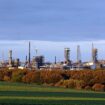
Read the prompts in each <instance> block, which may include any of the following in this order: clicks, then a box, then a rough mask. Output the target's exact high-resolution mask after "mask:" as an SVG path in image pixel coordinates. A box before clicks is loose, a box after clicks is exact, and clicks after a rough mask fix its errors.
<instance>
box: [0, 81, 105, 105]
mask: <svg viewBox="0 0 105 105" xmlns="http://www.w3.org/2000/svg"><path fill="white" fill-rule="evenodd" d="M0 105H105V93H102V92H93V91H81V90H72V89H65V88H56V87H45V86H37V85H29V84H22V83H6V82H0Z"/></svg>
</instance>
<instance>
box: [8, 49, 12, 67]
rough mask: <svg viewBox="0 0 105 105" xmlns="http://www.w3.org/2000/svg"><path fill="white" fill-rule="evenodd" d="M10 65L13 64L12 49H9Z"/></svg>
mask: <svg viewBox="0 0 105 105" xmlns="http://www.w3.org/2000/svg"><path fill="white" fill-rule="evenodd" d="M9 66H12V50H9Z"/></svg>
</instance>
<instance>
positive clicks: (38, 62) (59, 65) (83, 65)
mask: <svg viewBox="0 0 105 105" xmlns="http://www.w3.org/2000/svg"><path fill="white" fill-rule="evenodd" d="M70 52H71V50H70V48H64V61H61V62H57V57H56V56H55V58H54V59H55V61H54V62H53V63H51V62H45V57H44V56H43V55H37V54H36V55H35V56H33V57H31V42H29V44H28V53H27V55H26V57H25V61H24V62H22V61H20V59H19V58H16V59H13V57H12V56H13V51H12V50H9V51H8V60H6V61H1V62H0V68H9V69H15V68H18V69H24V68H27V69H29V70H34V69H35V70H43V69H48V70H53V69H61V70H85V69H91V70H95V69H100V68H101V69H102V68H105V61H104V60H98V49H97V48H95V47H94V44H92V49H91V52H92V53H91V56H92V60H91V61H89V62H82V59H81V49H80V46H79V45H77V60H76V62H73V61H72V60H71V57H70V55H71V54H70ZM36 53H37V50H36Z"/></svg>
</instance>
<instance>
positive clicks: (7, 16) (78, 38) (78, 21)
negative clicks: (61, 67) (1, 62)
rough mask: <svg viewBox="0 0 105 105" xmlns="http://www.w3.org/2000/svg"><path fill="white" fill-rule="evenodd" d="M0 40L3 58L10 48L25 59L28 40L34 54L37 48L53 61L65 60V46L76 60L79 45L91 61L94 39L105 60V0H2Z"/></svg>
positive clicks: (101, 57) (85, 57)
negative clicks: (55, 59)
mask: <svg viewBox="0 0 105 105" xmlns="http://www.w3.org/2000/svg"><path fill="white" fill-rule="evenodd" d="M0 40H1V41H0V59H2V58H3V57H2V56H3V52H4V58H5V59H7V58H8V50H9V49H12V50H13V53H14V55H13V56H14V57H15V58H16V57H20V58H21V59H25V56H26V55H27V53H28V52H27V50H28V41H29V40H31V42H32V56H34V55H35V49H36V48H37V49H38V51H39V54H40V55H45V57H46V59H47V60H50V61H53V60H54V56H57V60H58V61H60V60H63V59H64V48H65V47H69V48H70V49H71V59H72V60H76V46H77V45H78V44H79V45H81V53H82V59H83V60H91V44H92V42H94V43H95V46H96V47H97V48H98V49H99V59H105V48H104V47H105V0H0ZM26 40H28V41H26Z"/></svg>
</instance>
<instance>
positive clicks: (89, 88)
mask: <svg viewBox="0 0 105 105" xmlns="http://www.w3.org/2000/svg"><path fill="white" fill-rule="evenodd" d="M84 89H85V90H91V89H92V88H91V86H86V87H85V88H84Z"/></svg>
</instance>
